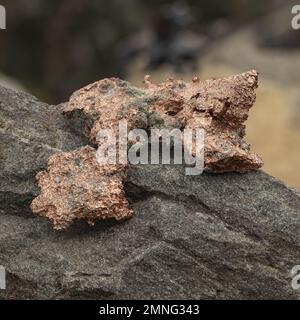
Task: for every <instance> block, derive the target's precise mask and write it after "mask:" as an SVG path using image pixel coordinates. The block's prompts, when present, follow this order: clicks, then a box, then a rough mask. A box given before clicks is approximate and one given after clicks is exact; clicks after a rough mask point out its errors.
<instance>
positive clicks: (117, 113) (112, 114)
mask: <svg viewBox="0 0 300 320" xmlns="http://www.w3.org/2000/svg"><path fill="white" fill-rule="evenodd" d="M257 78H258V73H257V71H255V70H252V71H248V72H245V73H243V74H240V75H234V76H231V77H228V78H223V79H217V80H205V81H200V80H199V79H198V78H196V77H195V78H194V79H193V80H192V82H190V83H185V82H183V81H180V80H173V79H168V80H167V81H166V82H163V83H161V84H158V85H156V84H153V83H151V81H150V77H149V76H146V77H145V81H144V82H145V88H143V89H141V88H136V87H133V86H131V85H130V84H129V83H128V82H125V81H122V80H120V79H116V78H111V79H104V80H101V81H98V82H95V83H94V84H91V85H89V86H87V87H85V88H83V89H81V90H79V91H77V92H76V93H74V94H73V96H72V97H71V99H70V101H69V103H68V104H67V105H66V107H65V108H64V113H65V114H66V115H67V116H69V117H71V118H73V119H74V118H80V119H81V124H82V125H83V127H84V130H85V132H86V134H87V136H88V137H89V139H90V140H91V141H92V142H94V143H97V142H96V135H97V132H98V131H99V130H100V129H106V128H113V129H114V130H115V132H116V135H117V131H118V129H117V128H118V121H119V120H121V119H126V120H127V121H128V128H129V130H130V129H133V128H142V129H150V128H180V129H183V128H191V129H196V128H203V129H204V130H205V155H204V161H205V168H204V170H205V171H208V172H230V171H237V172H245V171H249V170H253V169H258V168H260V167H261V166H262V165H263V162H262V160H261V159H260V157H259V156H258V155H256V154H255V153H252V152H250V146H249V145H248V144H247V143H246V142H245V141H244V140H243V137H244V136H245V125H244V122H245V121H246V119H247V117H248V111H249V109H250V108H251V107H252V106H253V104H254V102H255V98H256V96H255V89H256V88H257Z"/></svg>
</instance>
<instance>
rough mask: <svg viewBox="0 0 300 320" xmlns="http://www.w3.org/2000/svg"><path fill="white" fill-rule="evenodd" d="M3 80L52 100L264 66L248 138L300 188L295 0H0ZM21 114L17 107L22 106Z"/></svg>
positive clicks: (276, 172) (273, 168)
mask: <svg viewBox="0 0 300 320" xmlns="http://www.w3.org/2000/svg"><path fill="white" fill-rule="evenodd" d="M298 2H299V4H300V1H298ZM0 4H1V5H3V6H5V7H6V11H7V29H6V30H0V84H1V85H4V86H8V87H13V88H17V89H22V90H25V91H27V92H30V93H32V94H34V95H35V96H37V97H38V98H39V99H41V100H43V101H45V102H48V103H50V104H57V103H59V102H62V101H66V100H68V98H69V96H70V95H71V93H72V92H73V91H75V90H77V89H79V88H81V87H82V86H84V85H86V84H88V83H91V82H94V81H96V80H99V79H101V78H104V77H111V76H116V77H120V78H123V79H126V80H129V81H131V82H133V83H134V84H136V85H141V84H142V80H143V78H144V75H145V74H151V75H152V79H153V80H154V81H161V80H165V79H166V78H167V77H169V76H174V77H176V78H182V79H184V80H189V81H190V80H191V79H192V77H193V76H195V75H197V76H199V77H200V78H201V79H207V78H212V77H223V76H227V75H231V74H234V73H239V72H244V71H247V70H249V69H253V68H255V69H257V70H258V71H259V72H260V84H259V89H258V94H257V103H256V105H255V107H254V108H253V109H252V110H251V112H250V117H249V120H248V123H247V141H248V142H250V144H251V145H252V149H253V150H254V151H256V152H257V153H258V154H260V155H261V156H262V158H263V160H264V161H265V166H264V168H263V169H264V170H265V171H266V172H268V173H270V174H271V175H273V176H275V177H277V178H279V179H281V180H283V181H284V182H286V183H287V184H289V185H292V186H294V187H297V188H300V170H298V165H299V160H300V148H299V144H300V92H299V86H300V30H298V31H296V30H293V29H292V27H291V19H292V17H293V15H292V14H291V9H292V6H293V5H295V4H297V1H289V0H266V1H261V0H222V1H221V0H179V1H168V0H165V1H163V0H157V1H149V0H147V1H146V0H109V1H104V0H0ZM16 116H17V115H16Z"/></svg>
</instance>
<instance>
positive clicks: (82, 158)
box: [31, 147, 132, 230]
mask: <svg viewBox="0 0 300 320" xmlns="http://www.w3.org/2000/svg"><path fill="white" fill-rule="evenodd" d="M125 174H126V170H125V166H123V165H102V166H100V165H99V164H98V163H97V161H96V156H95V150H94V149H93V148H91V147H83V148H80V149H77V150H76V151H73V152H65V153H58V154H55V155H52V156H51V157H50V158H49V161H48V170H47V171H41V172H39V173H38V175H37V181H38V185H39V187H40V188H41V194H40V195H39V196H38V197H37V198H35V199H34V200H33V202H32V204H31V208H32V210H33V212H35V213H37V214H39V215H41V216H45V217H47V218H48V219H50V220H51V221H52V222H53V224H54V228H55V229H57V230H61V229H66V228H67V227H68V226H69V225H70V224H71V223H73V222H74V220H76V219H87V221H88V222H89V223H90V224H91V225H93V224H94V222H95V221H96V220H99V219H108V218H115V219H116V220H124V219H127V218H129V217H131V215H132V211H131V210H130V209H129V208H128V202H127V199H126V197H125V194H124V190H123V180H124V179H125Z"/></svg>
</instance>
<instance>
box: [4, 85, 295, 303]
mask: <svg viewBox="0 0 300 320" xmlns="http://www.w3.org/2000/svg"><path fill="white" fill-rule="evenodd" d="M0 103H1V117H0V119H1V138H2V139H1V149H0V150H1V171H0V175H1V184H0V190H1V199H0V264H1V265H3V266H4V267H5V268H6V271H7V290H1V291H0V298H2V299H3V298H11V299H14V298H23V299H24V298H35V299H36V298H41V299H43V298H50V299H59V298H64V299H68V298H71V299H79V298H82V299H84V298H90V299H116V298H119V299H131V298H132V299H134V298H137V299H143V298H145V299H148V298H154V299H155V298H156V299H158V298H160V299H163V298H175V299H188V298H189V299H193V298H196V299H202V298H203V299H216V298H221V299H223V298H229V299H236V298H239V299H256V298H257V299H265V298H273V299H287V298H289V299H299V298H300V292H299V290H298V291H296V290H293V289H292V287H291V276H290V270H291V268H292V267H293V266H294V265H296V264H299V261H300V250H299V249H300V234H299V230H300V214H299V212H300V196H299V193H298V192H296V191H295V190H293V189H291V188H288V187H286V186H285V185H284V184H282V183H281V182H279V181H277V180H275V179H274V178H272V177H270V176H268V175H266V174H265V173H263V172H262V171H256V172H249V173H245V174H238V173H226V174H203V175H202V176H194V177H192V176H185V175H184V168H183V167H181V166H161V165H157V166H135V167H134V168H130V170H129V172H128V175H129V176H128V177H129V178H128V182H127V183H126V192H127V195H128V197H129V199H130V203H131V206H132V208H133V210H134V212H135V216H134V218H132V219H130V220H128V221H125V222H122V223H117V222H114V221H111V220H107V221H99V222H97V223H96V225H95V226H94V227H93V228H90V227H89V226H88V225H87V224H86V223H85V222H80V221H78V222H77V223H75V224H74V225H73V226H71V227H70V229H68V230H67V231H66V232H63V233H61V232H56V231H54V230H53V229H52V225H51V223H50V222H49V221H47V220H46V219H44V218H41V217H37V216H34V215H32V214H28V211H29V203H30V200H32V198H33V196H34V195H35V194H36V193H37V187H36V185H35V182H34V176H35V173H36V172H38V171H40V170H41V169H43V168H44V167H45V165H46V161H47V158H48V156H49V155H50V154H52V153H53V148H54V149H55V152H56V151H57V149H59V150H61V149H64V150H65V149H71V148H74V147H78V146H80V145H85V144H86V141H84V139H82V137H76V136H75V137H74V136H73V133H72V130H71V129H70V128H69V127H68V125H67V123H66V122H65V121H64V119H63V118H61V117H60V115H59V114H58V113H57V110H58V107H50V106H47V105H45V104H43V103H40V102H38V101H37V100H36V99H34V98H32V97H30V96H29V95H25V94H21V93H16V92H14V91H10V90H7V89H3V88H1V89H0ZM16 115H17V116H16Z"/></svg>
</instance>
